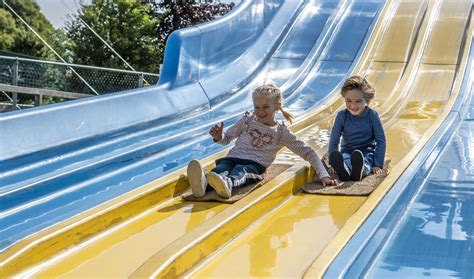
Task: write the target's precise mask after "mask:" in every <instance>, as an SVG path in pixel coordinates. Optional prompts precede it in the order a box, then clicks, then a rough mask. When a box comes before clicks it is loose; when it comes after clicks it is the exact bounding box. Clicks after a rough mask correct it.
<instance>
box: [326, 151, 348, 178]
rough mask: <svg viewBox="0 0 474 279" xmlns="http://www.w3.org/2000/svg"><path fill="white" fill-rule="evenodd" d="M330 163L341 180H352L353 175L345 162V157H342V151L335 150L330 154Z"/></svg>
mask: <svg viewBox="0 0 474 279" xmlns="http://www.w3.org/2000/svg"><path fill="white" fill-rule="evenodd" d="M329 164H330V165H331V167H333V169H334V170H335V171H336V173H337V176H338V177H339V179H340V180H341V181H349V180H351V176H350V175H349V172H348V171H347V168H346V164H344V158H343V157H342V154H341V152H339V151H333V152H332V153H331V154H330V155H329Z"/></svg>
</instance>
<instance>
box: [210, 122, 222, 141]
mask: <svg viewBox="0 0 474 279" xmlns="http://www.w3.org/2000/svg"><path fill="white" fill-rule="evenodd" d="M223 131H224V122H221V123H218V124H216V125H214V126H212V128H211V130H209V134H210V135H211V136H212V138H213V139H214V141H220V140H221V139H222V132H223Z"/></svg>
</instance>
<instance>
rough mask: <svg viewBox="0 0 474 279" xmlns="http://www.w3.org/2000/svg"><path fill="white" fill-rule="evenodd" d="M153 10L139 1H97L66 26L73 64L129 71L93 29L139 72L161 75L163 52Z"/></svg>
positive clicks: (86, 6)
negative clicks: (159, 44)
mask: <svg viewBox="0 0 474 279" xmlns="http://www.w3.org/2000/svg"><path fill="white" fill-rule="evenodd" d="M158 23H159V18H156V17H153V16H152V6H151V5H149V4H145V5H140V4H139V3H138V1H128V0H94V1H92V4H91V5H84V6H82V9H81V11H80V12H79V14H78V15H77V16H75V17H73V19H72V20H71V21H70V22H68V23H67V24H66V30H67V34H68V36H69V38H70V39H71V41H72V44H71V48H70V50H71V52H72V56H73V59H74V63H78V64H87V65H94V66H103V67H111V68H122V69H127V67H126V65H125V63H124V62H123V61H121V60H120V59H119V57H117V55H115V54H114V53H113V51H112V50H111V49H110V48H109V47H107V46H106V45H105V44H104V42H102V41H101V40H100V38H98V37H97V36H96V35H95V34H94V33H93V32H92V31H91V30H90V29H89V27H90V28H91V29H92V30H94V31H95V32H96V33H97V34H98V35H99V36H100V37H102V38H103V39H104V40H105V41H106V42H107V43H108V44H109V45H110V46H111V47H112V48H113V49H114V50H115V51H116V52H117V53H119V54H120V56H122V57H123V58H124V59H125V61H127V62H128V63H129V64H131V65H132V67H134V68H135V69H136V70H138V71H147V72H158V71H159V64H160V63H159V61H160V55H159V54H160V52H161V50H160V49H159V46H158V43H157V41H158V38H157V35H156V26H157V25H158Z"/></svg>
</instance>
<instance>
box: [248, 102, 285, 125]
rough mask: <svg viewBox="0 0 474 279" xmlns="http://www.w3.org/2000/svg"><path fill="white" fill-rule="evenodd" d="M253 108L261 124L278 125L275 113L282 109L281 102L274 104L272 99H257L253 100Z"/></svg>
mask: <svg viewBox="0 0 474 279" xmlns="http://www.w3.org/2000/svg"><path fill="white" fill-rule="evenodd" d="M253 106H254V113H255V115H256V116H257V118H258V120H259V121H260V122H261V123H263V124H265V125H270V126H273V125H275V124H276V121H275V113H276V111H277V110H279V109H280V103H279V102H274V101H273V100H272V99H271V98H266V97H257V98H254V99H253Z"/></svg>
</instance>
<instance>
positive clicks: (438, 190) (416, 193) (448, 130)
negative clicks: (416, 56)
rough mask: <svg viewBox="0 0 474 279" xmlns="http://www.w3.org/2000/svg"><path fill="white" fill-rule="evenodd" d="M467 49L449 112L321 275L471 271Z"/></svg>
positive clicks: (473, 207)
mask: <svg viewBox="0 0 474 279" xmlns="http://www.w3.org/2000/svg"><path fill="white" fill-rule="evenodd" d="M473 50H474V47H472V44H471V50H470V57H469V63H468V66H467V71H466V74H465V76H464V80H463V86H462V88H461V92H460V94H459V96H458V99H457V100H456V103H455V105H454V106H453V108H452V111H451V112H450V114H449V115H448V117H447V118H446V119H445V121H444V122H443V124H442V126H441V127H440V128H439V129H438V130H437V131H436V133H435V135H434V136H433V137H432V138H431V139H430V141H429V142H428V144H427V145H426V146H425V147H424V148H423V150H422V152H421V153H420V155H419V156H417V158H416V159H415V160H414V161H413V162H412V164H411V165H410V167H409V171H406V172H405V173H404V174H403V175H402V176H401V177H400V179H399V180H398V181H397V183H396V184H395V185H394V186H393V187H392V189H391V190H390V192H389V193H388V194H387V196H386V197H385V198H384V200H383V201H382V202H381V203H380V204H379V205H378V206H377V208H376V209H375V210H374V212H372V214H371V216H370V217H369V218H368V219H367V221H366V222H365V223H364V225H363V226H362V227H361V228H360V229H359V230H358V232H357V233H356V234H355V235H354V236H353V238H352V239H351V241H350V242H349V243H348V244H347V245H346V247H345V248H344V249H343V251H342V252H341V253H340V254H339V256H338V257H337V258H336V259H335V260H334V262H333V263H332V264H331V266H330V267H329V268H328V270H327V272H326V274H325V277H326V278H336V277H337V278H340V277H344V278H359V277H371V278H420V277H436V278H446V277H459V278H473V277H474V261H473V257H474V251H473V248H474V247H473V243H474V241H473V240H474V238H473V236H474V214H473V213H474V179H473V174H474V167H473V166H474V153H473V152H472V151H473V150H471V149H472V141H473V135H472V131H473V130H474V125H473V124H474V122H473V120H474V119H473V117H472V116H473V115H472V112H473V107H474V98H472V95H473V92H472V91H473V77H474V72H473V71H472V66H473V59H474V53H473ZM469 100H470V101H469Z"/></svg>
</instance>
